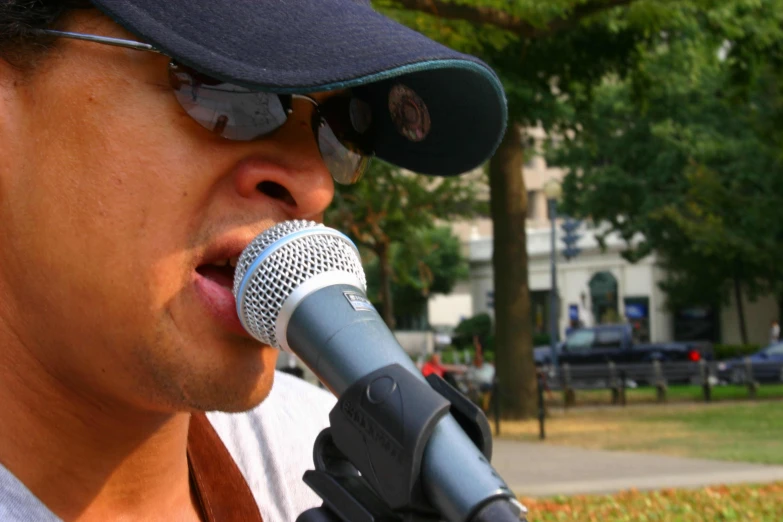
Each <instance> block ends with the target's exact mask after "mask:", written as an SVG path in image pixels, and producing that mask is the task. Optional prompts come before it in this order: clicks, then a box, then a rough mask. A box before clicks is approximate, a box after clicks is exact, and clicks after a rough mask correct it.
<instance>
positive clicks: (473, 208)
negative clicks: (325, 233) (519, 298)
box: [324, 160, 486, 324]
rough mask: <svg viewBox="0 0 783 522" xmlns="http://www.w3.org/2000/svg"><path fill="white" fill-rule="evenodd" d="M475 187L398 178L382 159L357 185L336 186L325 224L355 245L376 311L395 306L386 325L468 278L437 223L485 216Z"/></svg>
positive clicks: (456, 248) (455, 247)
mask: <svg viewBox="0 0 783 522" xmlns="http://www.w3.org/2000/svg"><path fill="white" fill-rule="evenodd" d="M479 188H480V187H479V186H478V184H477V183H475V182H471V181H469V180H464V179H460V178H431V177H425V176H418V175H415V174H412V173H408V172H402V171H400V170H399V169H397V168H396V167H394V166H392V165H390V164H388V163H384V162H382V161H380V160H374V161H373V162H372V163H371V165H370V168H369V171H368V172H367V174H366V175H365V178H364V179H363V180H362V181H360V182H359V183H357V184H355V185H350V186H339V187H337V189H336V193H335V198H334V202H333V204H332V206H331V207H330V208H329V209H328V210H327V212H326V216H325V219H324V221H325V222H326V223H327V224H329V225H330V226H333V227H335V228H337V229H338V230H341V231H343V232H344V233H346V234H347V235H348V236H349V237H351V239H352V240H353V241H354V242H355V243H356V244H357V245H358V246H359V248H360V251H361V252H362V257H363V261H364V264H365V266H366V270H367V278H368V293H369V297H370V299H371V300H372V301H373V302H376V303H381V304H383V303H385V302H388V303H390V304H391V303H394V302H395V299H397V300H399V307H397V308H398V309H397V310H395V309H394V308H395V307H394V306H393V305H392V306H390V307H388V308H387V309H385V313H384V317H385V318H387V321H388V320H389V317H390V316H391V317H393V316H394V315H405V316H418V315H421V313H422V311H423V310H425V309H426V300H427V297H428V296H429V295H430V294H431V293H448V292H450V291H451V289H452V287H453V286H454V284H455V283H456V282H457V281H458V280H460V279H464V278H465V277H467V274H468V268H467V263H466V261H465V260H464V259H463V257H462V255H461V252H460V244H459V240H458V239H457V238H456V237H455V236H454V235H453V234H452V233H451V231H450V229H448V228H445V227H442V226H439V223H442V222H443V221H449V220H452V219H457V218H465V217H471V216H475V215H478V214H481V213H483V212H486V203H482V202H481V201H480V200H479V199H478V197H477V193H478V190H479ZM384 267H387V269H388V274H387V279H384V272H383V268H384ZM387 280H388V281H387ZM386 282H388V285H386V284H385V283H386ZM387 292H389V294H390V295H388V296H387V295H386V293H387ZM392 324H393V321H392Z"/></svg>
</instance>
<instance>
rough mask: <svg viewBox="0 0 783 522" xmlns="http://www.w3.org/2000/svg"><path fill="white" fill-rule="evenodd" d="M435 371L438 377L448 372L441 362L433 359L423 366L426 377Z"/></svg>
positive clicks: (422, 372) (422, 369) (423, 373)
mask: <svg viewBox="0 0 783 522" xmlns="http://www.w3.org/2000/svg"><path fill="white" fill-rule="evenodd" d="M431 373H434V374H436V375H437V376H438V377H441V378H442V377H443V374H444V373H446V368H444V367H443V366H442V365H441V364H440V363H438V362H433V361H427V362H425V363H424V365H423V366H422V367H421V374H422V375H424V376H425V377H426V376H428V375H429V374H431Z"/></svg>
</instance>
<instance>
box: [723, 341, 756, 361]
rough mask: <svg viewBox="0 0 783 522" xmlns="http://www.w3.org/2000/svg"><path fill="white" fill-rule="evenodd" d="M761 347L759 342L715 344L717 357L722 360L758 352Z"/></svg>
mask: <svg viewBox="0 0 783 522" xmlns="http://www.w3.org/2000/svg"><path fill="white" fill-rule="evenodd" d="M760 349H761V345H758V344H716V345H715V346H713V350H714V351H715V359H716V360H718V361H722V360H724V359H732V358H734V357H744V356H746V355H751V354H753V353H756V352H757V351H759V350H760Z"/></svg>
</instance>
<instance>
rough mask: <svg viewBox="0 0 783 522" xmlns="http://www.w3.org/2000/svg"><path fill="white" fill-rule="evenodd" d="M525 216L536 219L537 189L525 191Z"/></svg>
mask: <svg viewBox="0 0 783 522" xmlns="http://www.w3.org/2000/svg"><path fill="white" fill-rule="evenodd" d="M527 218H528V219H538V191H537V190H528V191H527Z"/></svg>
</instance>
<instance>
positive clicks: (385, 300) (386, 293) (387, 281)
mask: <svg viewBox="0 0 783 522" xmlns="http://www.w3.org/2000/svg"><path fill="white" fill-rule="evenodd" d="M389 250H390V249H389V244H388V243H380V244H379V245H378V248H377V249H376V251H375V254H376V255H377V256H378V263H379V265H380V269H381V270H380V272H381V274H380V278H381V280H380V283H381V288H380V292H381V317H383V321H384V322H385V323H386V326H388V327H389V329H390V330H394V326H395V324H394V323H395V321H394V303H393V302H392V291H391V278H392V267H391V260H390V259H389V256H390V252H389Z"/></svg>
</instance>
